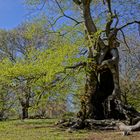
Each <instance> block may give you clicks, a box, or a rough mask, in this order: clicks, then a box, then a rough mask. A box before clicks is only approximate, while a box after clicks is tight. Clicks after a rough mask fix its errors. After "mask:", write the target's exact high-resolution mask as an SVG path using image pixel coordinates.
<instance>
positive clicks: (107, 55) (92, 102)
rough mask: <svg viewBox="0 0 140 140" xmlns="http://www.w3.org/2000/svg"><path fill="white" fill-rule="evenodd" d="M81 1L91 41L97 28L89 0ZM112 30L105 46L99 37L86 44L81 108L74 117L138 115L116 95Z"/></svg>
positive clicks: (126, 117)
mask: <svg viewBox="0 0 140 140" xmlns="http://www.w3.org/2000/svg"><path fill="white" fill-rule="evenodd" d="M81 2H82V12H83V17H84V20H85V28H86V32H87V34H88V35H87V36H88V40H89V41H91V42H92V40H93V34H95V33H96V32H97V28H96V26H95V24H94V22H93V20H92V17H91V13H90V3H91V0H81ZM111 33H112V32H111ZM114 33H115V34H113V35H112V34H111V35H110V36H109V35H107V37H108V46H106V45H105V44H104V42H103V41H102V39H101V38H100V37H99V39H98V42H96V43H93V46H89V59H90V60H91V61H90V62H88V63H87V65H86V84H85V94H84V95H83V96H82V97H81V110H80V111H79V113H78V117H80V118H81V119H82V120H85V119H98V120H99V119H108V118H109V119H110V118H112V119H121V120H125V119H128V120H130V119H131V118H133V117H134V118H135V117H137V115H138V112H137V111H135V109H133V108H132V107H129V106H126V105H125V104H123V103H122V101H121V98H120V95H121V93H120V87H119V70H118V62H119V52H118V49H117V47H118V42H117V38H116V35H117V32H116V31H115V30H114ZM108 34H109V32H108ZM92 50H96V51H97V52H98V54H99V56H94V54H93V51H92ZM98 67H99V68H98Z"/></svg>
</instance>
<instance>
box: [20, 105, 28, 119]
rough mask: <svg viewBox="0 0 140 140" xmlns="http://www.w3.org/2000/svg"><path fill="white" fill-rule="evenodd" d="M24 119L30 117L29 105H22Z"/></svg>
mask: <svg viewBox="0 0 140 140" xmlns="http://www.w3.org/2000/svg"><path fill="white" fill-rule="evenodd" d="M21 118H22V119H27V118H28V107H26V106H22V116H21Z"/></svg>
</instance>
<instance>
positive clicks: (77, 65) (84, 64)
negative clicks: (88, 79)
mask: <svg viewBox="0 0 140 140" xmlns="http://www.w3.org/2000/svg"><path fill="white" fill-rule="evenodd" d="M81 66H86V62H80V63H78V64H75V65H74V66H68V67H65V70H66V69H76V68H78V67H81Z"/></svg>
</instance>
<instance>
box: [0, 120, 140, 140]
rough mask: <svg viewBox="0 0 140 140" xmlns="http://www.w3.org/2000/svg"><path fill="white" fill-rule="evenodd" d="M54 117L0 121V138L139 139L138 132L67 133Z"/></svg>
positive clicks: (55, 139)
mask: <svg viewBox="0 0 140 140" xmlns="http://www.w3.org/2000/svg"><path fill="white" fill-rule="evenodd" d="M55 121H56V120H54V119H46V120H45V119H44V120H25V121H20V120H15V121H5V122H0V140H140V132H135V133H132V135H130V136H122V134H121V132H113V131H90V130H80V131H76V132H73V133H68V132H66V131H65V130H64V129H60V128H58V127H56V126H55V125H54V124H55Z"/></svg>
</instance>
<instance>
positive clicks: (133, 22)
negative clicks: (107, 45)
mask: <svg viewBox="0 0 140 140" xmlns="http://www.w3.org/2000/svg"><path fill="white" fill-rule="evenodd" d="M135 23H137V24H140V21H137V20H135V21H132V22H128V23H126V24H125V25H123V26H122V27H120V28H118V30H121V29H123V28H125V27H127V26H128V25H131V24H135Z"/></svg>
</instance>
